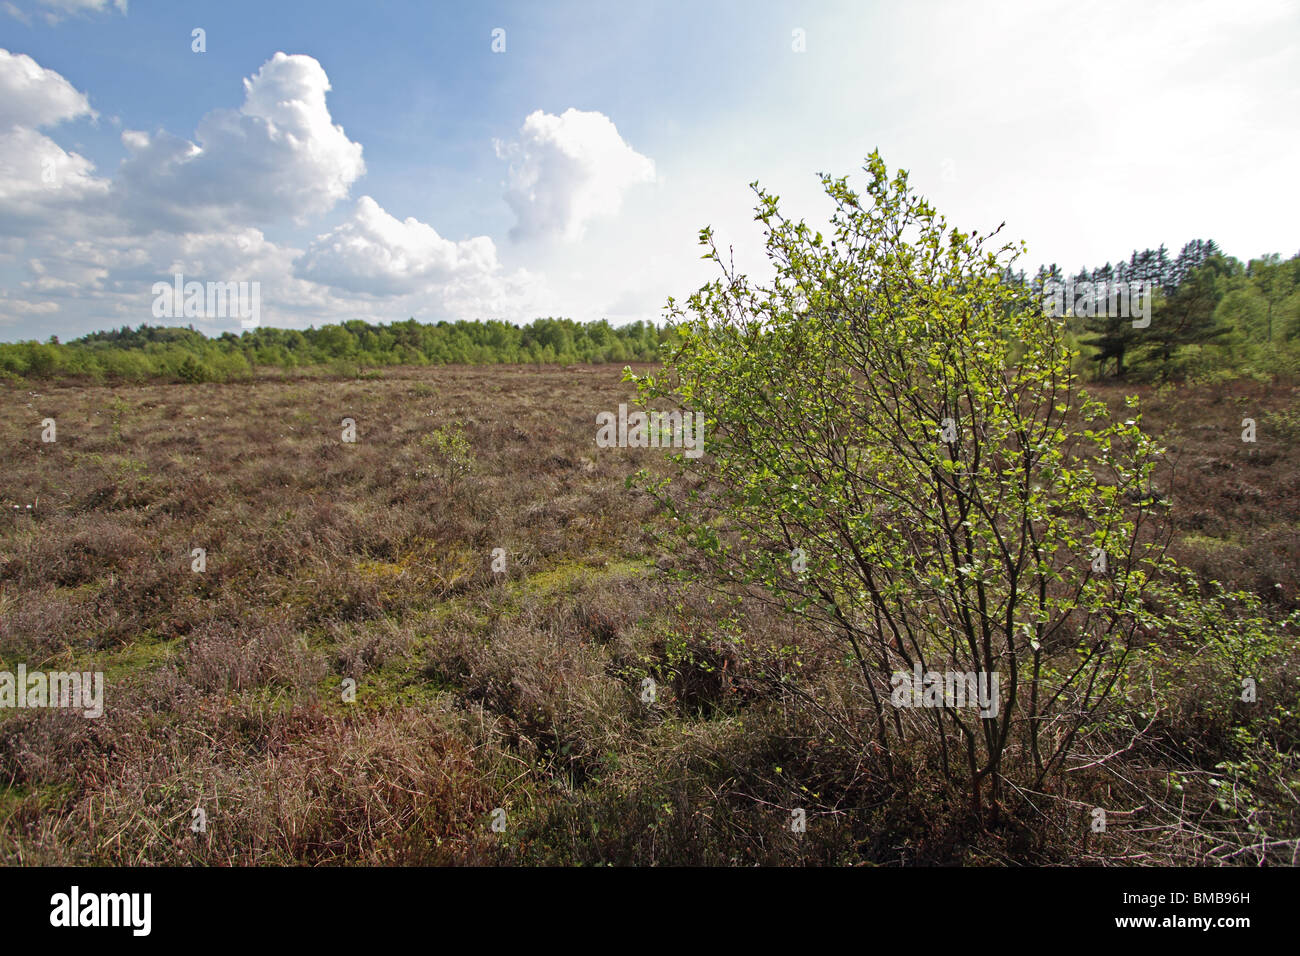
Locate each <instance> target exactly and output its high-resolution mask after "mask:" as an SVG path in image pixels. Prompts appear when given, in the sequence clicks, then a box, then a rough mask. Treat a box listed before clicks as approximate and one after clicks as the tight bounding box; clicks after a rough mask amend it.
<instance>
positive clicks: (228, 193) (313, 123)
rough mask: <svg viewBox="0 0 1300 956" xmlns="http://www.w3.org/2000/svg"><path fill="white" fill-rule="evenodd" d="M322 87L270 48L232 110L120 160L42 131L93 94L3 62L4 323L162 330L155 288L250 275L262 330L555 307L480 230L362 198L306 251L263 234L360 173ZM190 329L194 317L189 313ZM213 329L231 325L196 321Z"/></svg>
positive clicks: (308, 68) (134, 134) (320, 206)
mask: <svg viewBox="0 0 1300 956" xmlns="http://www.w3.org/2000/svg"><path fill="white" fill-rule="evenodd" d="M329 89H330V84H329V79H328V77H327V76H326V74H325V71H324V70H323V69H322V68H321V66H320V64H319V63H317V62H316V61H315V60H314V59H312V58H311V57H307V56H286V55H285V54H283V53H278V54H276V55H275V56H274V57H272V58H271V59H270V60H268V61H267V62H266V63H265V64H263V66H262V67H261V69H259V70H258V71H257V73H256V74H255V75H253V76H252V77H249V78H248V79H246V80H245V81H244V103H243V105H242V106H241V107H240V108H239V109H238V110H216V111H213V112H210V113H208V114H207V115H205V116H204V117H203V118H202V119H201V120H200V122H199V123H198V126H197V129H196V133H195V135H194V139H193V141H191V140H188V139H185V138H182V137H179V136H176V135H173V134H171V133H168V132H166V131H164V130H159V131H157V132H154V133H152V134H151V133H147V132H144V131H141V130H132V129H128V130H124V131H123V132H122V133H121V141H122V144H123V145H124V146H125V147H126V150H127V153H128V157H127V159H126V160H125V161H123V163H122V165H121V167H120V168H119V170H118V171H117V173H116V174H115V175H114V176H112V177H108V178H97V177H96V175H95V169H94V166H93V164H92V163H91V162H90V161H89V160H87V159H85V158H84V157H82V156H79V155H78V154H76V153H71V152H67V151H65V150H64V149H62V148H61V147H60V146H59V145H58V144H57V143H55V142H54V141H53V140H52V139H51V138H50V137H49V136H46V135H45V133H44V132H42V131H40V129H38V127H49V126H53V125H56V124H59V123H64V122H67V121H69V120H74V119H77V118H80V117H84V116H94V113H93V111H92V110H91V109H90V105H89V102H88V101H87V99H86V97H85V96H84V95H83V94H82V93H80V92H78V91H77V90H76V89H75V88H74V87H72V86H71V84H69V83H68V82H67V81H66V80H65V79H64V78H63V77H62V76H60V75H59V74H58V73H56V72H54V71H52V70H46V69H43V68H41V67H40V66H39V65H38V64H37V63H36V62H35V61H33V60H32V59H31V58H30V57H25V56H20V55H9V54H5V56H4V57H3V58H0V264H6V265H9V266H12V267H15V268H20V269H22V270H23V271H24V272H25V278H24V279H22V280H21V281H18V282H16V283H11V287H10V288H9V289H0V323H3V324H8V325H16V326H17V327H18V328H30V329H32V330H33V331H34V332H35V333H36V334H37V337H39V338H44V337H45V336H46V335H48V334H49V333H51V332H55V333H59V334H77V333H78V332H80V331H84V330H85V326H84V323H85V321H86V317H87V316H93V317H94V324H95V325H96V326H98V327H101V328H102V327H106V326H110V325H119V324H130V325H136V324H139V323H141V322H154V321H157V318H156V317H155V316H154V315H153V313H152V307H153V301H154V296H153V292H152V289H153V285H154V283H155V282H158V281H169V280H170V279H171V277H172V276H173V275H174V274H175V273H178V272H179V273H182V274H183V275H184V276H185V277H186V279H188V280H194V281H199V282H208V281H220V282H229V281H256V282H258V283H260V287H261V302H262V321H263V322H264V323H265V324H268V325H282V326H304V325H306V324H308V323H309V322H312V323H320V322H330V321H340V320H341V319H345V318H369V319H374V320H378V321H391V320H393V319H394V318H404V317H406V316H407V315H414V316H417V317H420V318H422V319H426V320H427V319H441V318H477V317H481V318H501V319H507V320H511V321H519V320H523V319H528V318H532V317H534V316H535V315H537V314H541V311H542V309H543V308H544V307H551V308H554V307H555V303H554V301H552V298H551V297H550V294H549V291H548V288H547V285H546V283H545V281H544V280H543V279H542V277H541V276H539V275H537V274H535V273H532V272H529V271H527V270H525V269H516V270H514V271H509V272H508V271H507V270H505V269H504V268H503V267H502V265H501V263H500V261H499V259H498V257H497V248H496V245H495V244H494V243H493V241H492V240H491V239H490V238H489V237H487V236H476V237H471V238H466V239H463V240H459V241H456V240H452V239H446V238H443V237H442V236H440V235H439V234H438V232H437V230H436V229H434V227H433V226H432V225H430V224H428V223H425V222H421V221H419V220H418V219H414V218H408V219H405V220H399V219H397V218H396V217H394V216H392V215H390V214H389V213H387V212H386V211H385V210H384V209H382V208H381V207H380V205H379V204H378V203H377V202H375V200H374V199H372V198H371V197H369V196H363V197H361V198H360V199H359V200H358V201H357V202H356V203H355V205H354V206H353V208H352V210H351V211H350V213H349V215H348V216H347V218H345V219H344V221H343V222H342V223H341V224H340V225H338V226H337V227H335V228H333V229H331V230H329V231H328V232H324V233H323V234H322V235H320V236H318V237H317V238H316V240H315V241H313V242H311V243H309V244H308V248H306V249H301V248H295V247H294V246H292V245H289V244H281V243H277V242H274V241H271V240H270V239H268V238H267V237H266V235H264V234H263V232H262V229H261V227H262V226H263V225H265V224H267V223H276V224H282V223H284V222H286V221H295V222H299V223H301V222H303V221H305V220H307V219H309V218H310V217H313V216H317V215H320V214H322V213H325V212H327V211H329V210H330V209H331V208H332V207H333V206H334V205H335V204H336V203H337V202H338V201H339V200H340V199H343V198H345V197H346V196H347V194H348V192H349V189H350V187H351V185H352V183H353V182H354V181H355V180H356V179H357V178H358V177H360V176H361V175H362V174H363V173H364V169H365V167H364V163H363V162H362V155H361V145H360V144H359V143H354V142H352V141H351V140H349V139H348V138H347V136H346V134H345V133H344V131H343V129H342V128H341V127H340V126H339V125H337V124H335V123H334V121H333V119H332V118H331V116H330V113H329V109H328V107H327V105H326V98H325V94H326V92H327V91H328V90H329ZM185 321H186V322H189V321H190V320H189V319H186V320H185ZM194 324H195V325H196V326H197V327H200V328H203V329H204V330H205V331H208V332H210V333H216V332H222V331H227V330H237V329H238V322H237V320H223V319H220V318H217V317H213V318H212V319H211V320H208V319H199V320H197V321H195V322H194Z"/></svg>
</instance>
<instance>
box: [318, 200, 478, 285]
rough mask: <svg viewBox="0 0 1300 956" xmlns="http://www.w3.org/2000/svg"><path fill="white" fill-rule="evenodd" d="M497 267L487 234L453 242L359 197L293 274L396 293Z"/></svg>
mask: <svg viewBox="0 0 1300 956" xmlns="http://www.w3.org/2000/svg"><path fill="white" fill-rule="evenodd" d="M498 268H499V263H498V262H497V251H496V245H495V244H494V243H493V242H492V240H491V239H489V238H488V237H487V236H477V237H475V238H473V239H465V240H463V241H461V242H453V241H451V240H450V239H444V238H442V237H441V236H439V235H438V233H437V231H436V230H434V228H433V227H432V226H430V225H428V224H427V223H423V222H420V221H419V220H418V219H413V218H408V219H406V220H405V221H399V220H397V219H395V218H394V217H393V216H390V215H389V214H388V213H387V212H385V211H384V210H383V209H382V208H380V206H379V204H378V203H377V202H375V201H374V200H373V199H371V198H370V197H369V196H362V197H361V198H360V199H359V200H357V204H356V207H355V208H354V209H353V211H352V216H351V217H350V218H349V219H348V220H347V221H346V222H344V223H343V224H342V225H340V226H339V227H338V228H336V229H334V230H332V231H331V232H328V233H326V234H325V235H323V236H320V237H318V238H317V239H316V241H315V242H313V243H312V244H311V246H310V247H309V248H308V250H307V254H306V255H305V256H303V258H302V259H301V260H299V262H298V264H297V273H298V275H299V276H301V277H303V278H307V279H311V280H313V281H314V282H320V283H322V284H325V285H330V286H334V287H335V288H339V289H345V290H347V291H349V292H358V293H363V294H366V295H400V294H405V293H409V292H413V291H415V290H416V289H419V288H421V287H423V286H426V285H428V284H429V283H430V282H441V281H447V280H450V279H452V278H454V277H459V276H465V275H472V274H485V273H490V272H493V271H494V270H496V269H498Z"/></svg>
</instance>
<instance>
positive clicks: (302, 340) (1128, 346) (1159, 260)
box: [0, 239, 1300, 382]
mask: <svg viewBox="0 0 1300 956" xmlns="http://www.w3.org/2000/svg"><path fill="white" fill-rule="evenodd" d="M1006 280H1007V281H1008V282H1011V283H1014V284H1017V285H1020V286H1022V287H1023V288H1024V289H1025V291H1026V294H1028V295H1033V296H1036V297H1041V296H1043V294H1044V290H1045V289H1046V288H1049V286H1048V283H1049V282H1051V281H1055V282H1057V283H1065V282H1066V281H1067V280H1072V281H1073V282H1074V283H1075V285H1076V286H1082V285H1083V283H1091V284H1092V285H1093V287H1096V286H1098V285H1101V284H1103V283H1105V284H1107V286H1109V285H1110V284H1113V283H1119V282H1125V283H1129V284H1135V283H1150V284H1151V287H1152V289H1153V294H1152V295H1151V297H1150V310H1151V315H1150V323H1149V324H1148V325H1146V326H1145V327H1135V325H1134V323H1133V321H1132V319H1131V317H1130V316H1129V315H1128V314H1127V313H1125V314H1123V315H1114V314H1112V315H1107V316H1100V317H1098V316H1087V315H1077V314H1076V315H1068V316H1066V317H1065V322H1066V326H1067V329H1068V331H1069V333H1070V341H1071V344H1072V346H1073V347H1074V348H1076V349H1078V351H1079V359H1078V363H1077V365H1078V370H1079V371H1080V372H1081V373H1083V374H1084V375H1085V376H1086V377H1089V378H1103V377H1104V378H1118V379H1122V380H1126V381H1161V382H1163V381H1170V380H1179V381H1181V380H1186V379H1189V378H1190V379H1194V380H1197V381H1207V380H1208V381H1214V380H1226V379H1231V378H1238V377H1243V376H1244V377H1253V378H1257V379H1261V380H1267V379H1271V378H1273V377H1274V376H1278V375H1282V376H1286V377H1296V376H1297V375H1300V255H1296V256H1293V257H1292V258H1290V259H1285V260H1284V259H1282V258H1281V257H1280V256H1278V255H1276V254H1275V255H1270V256H1265V257H1262V258H1259V259H1254V260H1251V261H1250V262H1246V263H1243V262H1241V261H1239V260H1237V259H1234V258H1232V257H1231V256H1228V255H1225V254H1224V253H1223V251H1222V250H1221V249H1220V248H1219V246H1218V244H1216V243H1215V242H1213V241H1212V240H1200V239H1198V240H1194V241H1192V242H1189V243H1187V244H1186V245H1184V246H1183V247H1182V250H1181V251H1180V252H1179V253H1178V255H1177V256H1173V257H1171V256H1170V255H1169V253H1168V251H1167V250H1166V248H1165V247H1164V246H1161V247H1160V248H1159V249H1144V250H1142V251H1134V252H1133V254H1132V255H1131V256H1129V257H1128V259H1127V260H1122V261H1120V262H1119V263H1118V264H1114V265H1112V264H1111V263H1106V265H1104V266H1101V267H1099V268H1094V269H1082V270H1080V271H1079V272H1077V273H1075V274H1074V275H1073V276H1069V275H1067V274H1066V273H1065V272H1064V271H1063V270H1062V269H1060V268H1059V267H1058V266H1056V265H1052V266H1048V267H1044V268H1042V269H1039V270H1038V272H1037V273H1036V274H1035V275H1034V276H1033V277H1032V278H1030V277H1028V276H1027V275H1026V274H1025V273H1024V272H1019V273H1011V272H1008V273H1007V275H1006ZM671 335H672V332H671V330H670V329H667V328H658V327H656V326H655V325H654V324H653V323H651V322H634V323H632V324H631V325H626V326H621V327H615V326H611V325H610V324H609V323H608V322H607V321H600V322H587V323H580V322H575V321H573V320H572V319H556V318H545V319H537V320H535V321H533V322H531V323H529V324H528V325H525V326H522V327H521V326H517V325H512V324H510V323H508V322H499V321H474V322H464V321H462V322H438V323H437V324H428V323H421V322H416V321H415V320H414V319H408V320H407V321H405V322H395V323H393V324H391V325H375V324H371V323H368V322H364V321H361V320H353V321H349V322H344V323H342V324H341V325H326V326H322V327H321V328H319V329H317V328H311V329H305V330H299V329H275V328H258V329H252V330H247V331H244V332H242V333H241V334H239V335H236V334H234V333H233V332H226V333H223V334H222V335H220V336H218V337H216V338H208V337H207V336H205V335H204V334H203V333H201V332H198V331H196V330H195V329H193V328H171V327H163V326H148V325H141V326H140V327H139V328H136V329H131V328H127V327H123V328H121V329H118V330H116V331H110V332H94V333H91V334H90V335H86V336H82V337H81V338H79V339H76V340H74V341H72V342H68V343H63V344H61V343H60V342H59V341H58V339H57V338H54V337H51V338H50V340H49V341H48V342H43V343H42V342H35V341H32V342H19V343H14V344H0V379H10V380H24V379H47V380H48V379H61V378H75V379H90V380H94V381H142V380H146V379H164V380H170V381H181V382H205V381H218V382H224V381H232V380H237V379H241V378H246V377H249V376H251V375H252V374H253V373H254V370H255V369H257V368H259V367H265V368H279V369H297V368H313V369H318V370H320V371H322V372H325V373H328V374H338V375H349V376H351V375H358V374H365V373H366V372H368V371H373V370H375V369H378V368H380V367H383V366H390V365H445V364H465V365H491V364H497V363H507V364H552V363H561V364H572V363H579V362H584V363H588V362H589V363H599V362H650V361H655V360H657V359H658V358H659V357H660V350H659V346H660V344H661V343H662V342H664V341H666V340H668V339H669V338H670V337H671Z"/></svg>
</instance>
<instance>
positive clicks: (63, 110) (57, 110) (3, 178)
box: [0, 50, 108, 235]
mask: <svg viewBox="0 0 1300 956" xmlns="http://www.w3.org/2000/svg"><path fill="white" fill-rule="evenodd" d="M83 116H90V117H94V116H95V111H94V110H92V109H91V108H90V103H89V101H88V100H87V99H86V96H85V94H83V93H81V92H79V91H78V90H77V89H76V88H74V87H73V86H72V84H71V83H69V82H68V81H67V80H66V79H64V78H63V77H62V76H60V75H59V74H58V73H56V72H55V71H53V70H47V69H45V68H43V67H42V66H40V65H39V64H38V63H37V62H36V61H35V60H33V59H32V58H31V57H29V56H26V55H24V54H21V53H20V54H13V53H10V52H9V51H8V50H0V234H6V235H32V234H34V233H38V232H42V231H45V230H47V229H49V228H51V224H59V223H60V220H61V217H63V216H65V215H66V214H68V213H69V212H70V211H71V210H73V209H76V208H77V207H78V206H79V205H80V204H83V203H84V202H85V201H86V200H87V199H88V198H91V197H102V196H104V195H105V194H106V193H107V190H108V183H107V181H105V180H102V179H97V178H96V177H95V176H94V175H93V174H94V168H95V167H94V164H93V163H91V162H90V160H88V159H86V158H85V157H84V156H81V155H79V154H77V153H70V152H67V151H66V150H64V149H63V148H62V147H61V146H59V144H58V143H56V142H54V140H52V139H50V138H49V137H48V136H46V135H45V134H44V133H41V132H38V130H37V127H42V126H45V127H49V126H55V125H58V124H59V123H64V122H67V121H69V120H75V119H79V118H81V117H83Z"/></svg>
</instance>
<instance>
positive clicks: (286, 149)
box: [118, 53, 365, 232]
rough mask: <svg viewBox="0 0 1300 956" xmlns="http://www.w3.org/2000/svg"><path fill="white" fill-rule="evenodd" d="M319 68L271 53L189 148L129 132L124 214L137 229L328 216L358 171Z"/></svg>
mask: <svg viewBox="0 0 1300 956" xmlns="http://www.w3.org/2000/svg"><path fill="white" fill-rule="evenodd" d="M329 89H330V83H329V78H328V77H327V76H326V75H325V70H324V69H322V67H321V65H320V64H319V63H318V62H317V61H316V60H315V59H313V58H312V57H309V56H302V55H295V56H288V55H286V54H284V53H277V54H275V56H274V57H272V58H271V59H270V60H268V61H267V62H266V63H264V64H263V65H262V68H261V69H260V70H258V71H257V73H256V74H255V75H254V76H252V77H250V78H248V79H246V80H244V104H243V106H241V107H240V108H239V109H238V110H214V111H212V112H211V113H208V114H207V115H206V116H204V117H203V119H202V121H200V123H199V126H198V129H197V130H196V133H195V140H196V142H190V141H189V140H186V139H182V138H180V137H177V136H173V135H172V134H170V133H167V132H163V131H160V132H158V133H156V134H154V135H152V136H150V135H148V134H146V133H142V132H140V131H137V130H131V131H127V133H124V134H123V137H122V141H123V143H124V144H125V145H126V146H127V148H128V149H130V150H131V156H130V157H128V159H127V160H126V161H125V162H124V163H123V164H122V168H121V171H120V173H119V176H118V181H119V186H120V191H121V203H122V213H123V215H125V216H126V217H127V218H130V219H133V220H135V221H136V222H138V223H139V225H140V227H141V228H161V229H169V230H172V231H176V232H184V231H188V230H194V229H197V230H211V229H213V228H218V227H221V226H231V227H239V226H245V225H252V224H258V223H267V222H272V221H275V220H277V219H282V218H290V219H293V220H295V221H298V222H302V221H304V220H305V219H306V218H308V217H310V216H314V215H319V214H320V213H324V212H327V211H328V210H329V209H330V208H331V207H333V205H334V204H335V203H336V202H338V201H339V200H340V199H343V198H345V197H346V196H347V194H348V190H349V188H350V187H351V185H352V183H353V182H354V181H355V180H356V179H357V178H358V177H359V176H361V175H362V174H363V173H364V172H365V163H364V162H363V161H362V158H361V144H360V143H354V142H352V141H351V140H349V139H348V137H347V135H346V134H345V133H344V132H343V127H342V126H339V125H337V124H336V123H335V122H334V121H333V119H332V117H331V116H330V112H329V107H328V106H327V105H326V103H325V94H326V92H327V91H328V90H329Z"/></svg>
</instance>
